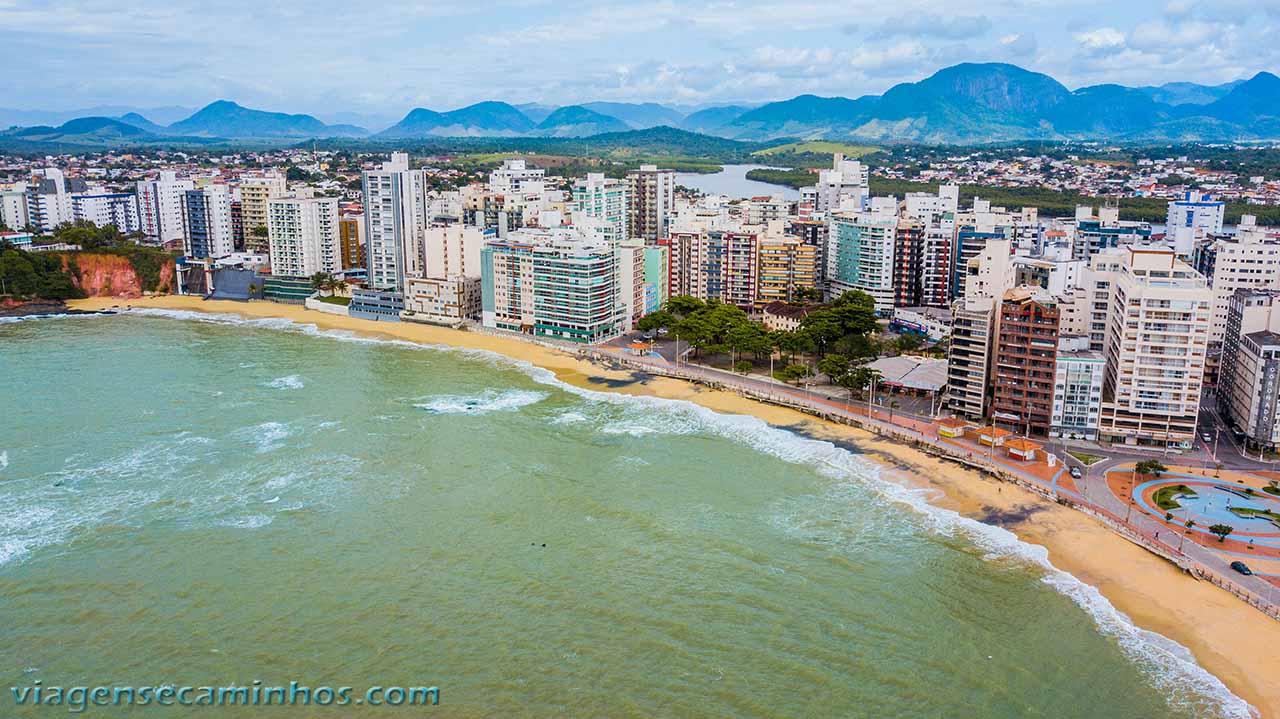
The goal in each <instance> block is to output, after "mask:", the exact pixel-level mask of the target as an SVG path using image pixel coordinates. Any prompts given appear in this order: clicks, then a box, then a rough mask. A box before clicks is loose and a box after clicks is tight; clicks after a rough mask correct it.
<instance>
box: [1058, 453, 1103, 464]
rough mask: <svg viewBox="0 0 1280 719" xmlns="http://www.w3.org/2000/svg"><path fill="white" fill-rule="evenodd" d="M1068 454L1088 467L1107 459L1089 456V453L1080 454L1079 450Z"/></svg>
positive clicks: (1094, 455)
mask: <svg viewBox="0 0 1280 719" xmlns="http://www.w3.org/2000/svg"><path fill="white" fill-rule="evenodd" d="M1067 454H1069V455H1071V456H1072V457H1075V458H1076V459H1078V460H1080V461H1081V462H1084V463H1085V464H1086V465H1090V464H1093V463H1095V462H1101V461H1102V460H1104V459H1106V457H1101V456H1099V455H1096V454H1089V453H1088V452H1080V451H1078V450H1076V451H1073V450H1067Z"/></svg>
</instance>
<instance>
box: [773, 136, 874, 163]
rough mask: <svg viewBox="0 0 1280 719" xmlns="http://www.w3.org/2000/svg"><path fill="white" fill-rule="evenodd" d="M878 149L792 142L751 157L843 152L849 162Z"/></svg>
mask: <svg viewBox="0 0 1280 719" xmlns="http://www.w3.org/2000/svg"><path fill="white" fill-rule="evenodd" d="M879 149H880V148H878V147H872V146H870V145H853V144H850V143H847V142H829V141H826V140H811V141H809V142H792V143H788V144H786V145H778V146H777V147H766V148H765V149H763V150H756V151H755V152H753V153H751V154H753V155H765V156H768V155H780V154H782V153H784V152H812V153H817V154H822V155H831V154H835V153H837V152H843V153H844V156H845V157H846V158H848V159H850V160H856V159H858V158H859V157H863V156H865V155H870V154H871V153H873V152H877V151H878V150H879Z"/></svg>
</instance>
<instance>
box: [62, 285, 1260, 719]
mask: <svg viewBox="0 0 1280 719" xmlns="http://www.w3.org/2000/svg"><path fill="white" fill-rule="evenodd" d="M69 304H70V306H71V307H73V308H75V309H80V310H102V309H110V308H112V307H117V306H118V307H124V306H126V305H127V306H131V307H152V308H161V309H171V310H190V311H197V312H210V313H227V314H236V315H240V316H243V317H247V318H266V317H276V318H286V319H289V320H292V321H294V322H298V323H301V324H313V325H316V326H317V327H320V328H322V329H339V330H347V331H352V332H359V333H362V334H368V335H374V336H380V337H393V338H397V339H403V340H409V341H413V342H420V343H426V344H440V345H450V346H455V347H465V348H472V349H481V350H488V351H491V352H495V353H498V354H502V355H505V356H508V357H511V358H514V359H519V360H524V361H527V362H530V363H532V364H534V365H537V366H539V367H543V368H545V369H547V370H550V371H552V372H554V373H555V375H556V376H557V377H558V378H559V379H561V380H562V381H564V382H567V383H570V384H573V385H576V386H580V387H586V388H589V389H592V390H597V391H617V392H623V393H628V394H646V395H655V396H660V397H665V398H669V399H681V400H688V401H691V402H695V403H697V404H699V405H702V406H705V407H707V408H709V409H713V410H715V411H718V412H725V413H732V414H750V415H754V416H756V417H759V418H761V419H763V420H764V421H766V422H769V423H770V424H773V425H776V426H782V427H791V428H796V427H801V428H803V431H804V432H805V433H806V434H808V435H809V436H812V437H815V438H820V439H829V440H832V441H836V442H840V443H845V444H852V445H854V446H856V447H857V448H858V449H859V450H861V451H862V452H864V453H866V455H867V456H868V457H870V458H872V459H874V460H876V461H877V462H879V463H880V464H882V465H883V466H884V468H885V469H884V475H883V476H885V477H886V478H888V479H891V480H894V481H900V482H903V483H907V484H911V485H915V486H927V487H929V488H931V489H934V490H936V496H934V497H933V498H932V500H931V501H932V502H933V504H935V505H936V506H940V507H945V508H949V509H953V510H955V511H956V512H959V513H960V514H962V515H964V516H967V517H971V518H974V519H978V520H980V521H984V522H987V523H989V524H995V525H999V526H1002V527H1004V528H1005V529H1008V530H1010V531H1012V532H1014V533H1015V534H1016V535H1017V536H1018V537H1019V538H1020V539H1022V540H1023V541H1026V542H1029V543H1032V544H1037V545H1041V546H1043V547H1045V548H1046V550H1047V551H1048V554H1049V559H1050V561H1051V562H1052V563H1053V564H1054V565H1055V566H1056V567H1058V568H1059V569H1061V570H1063V571H1066V572H1069V573H1071V574H1072V575H1074V576H1076V577H1078V578H1079V579H1080V580H1082V581H1084V582H1086V583H1088V584H1090V585H1093V586H1094V587H1096V588H1097V589H1098V590H1099V591H1100V592H1101V593H1102V595H1103V596H1105V597H1106V598H1107V599H1108V600H1109V601H1110V602H1111V603H1112V604H1113V605H1114V606H1115V607H1116V608H1117V609H1119V610H1120V611H1121V612H1123V613H1125V614H1126V615H1128V616H1129V617H1130V618H1131V619H1132V620H1133V621H1134V622H1135V623H1136V624H1137V625H1138V626H1140V627H1142V628H1145V629H1148V630H1151V631H1154V632H1157V633H1159V634H1162V635H1164V636H1166V637H1169V638H1170V639H1173V640H1174V641H1177V642H1178V643H1180V644H1182V645H1183V646H1185V647H1187V648H1189V649H1190V650H1191V651H1192V652H1193V654H1194V655H1195V658H1196V660H1197V661H1198V662H1199V663H1200V665H1201V666H1203V667H1205V668H1206V669H1207V670H1209V671H1210V672H1212V673H1213V674H1214V675H1216V676H1217V677H1218V678H1220V679H1221V680H1222V681H1223V682H1224V683H1225V684H1226V685H1227V686H1228V687H1229V688H1230V689H1231V690H1232V691H1233V692H1234V693H1236V694H1237V695H1238V696H1240V697H1242V698H1243V699H1245V700H1246V701H1248V702H1249V703H1250V704H1252V705H1253V706H1254V707H1255V708H1256V709H1257V710H1258V712H1259V714H1260V716H1262V717H1280V679H1277V678H1276V676H1275V673H1276V670H1277V669H1280V650H1277V647H1280V622H1277V621H1275V620H1273V619H1270V618H1268V617H1266V616H1265V615H1263V614H1262V613H1260V612H1258V611H1257V610H1255V609H1253V608H1251V607H1249V606H1248V605H1246V604H1245V603H1243V602H1241V601H1240V600H1238V599H1236V598H1235V597H1233V596H1232V595H1230V594H1228V593H1227V592H1225V591H1223V590H1220V589H1218V588H1217V587H1214V586H1212V585H1211V584H1208V583H1205V582H1199V581H1197V580H1195V579H1193V578H1191V577H1190V576H1188V575H1185V574H1183V573H1182V572H1181V571H1180V570H1178V569H1177V568H1176V567H1174V566H1173V565H1172V564H1170V563H1168V562H1166V561H1164V560H1162V559H1160V558H1158V557H1156V556H1154V555H1152V554H1150V553H1148V552H1146V551H1145V550H1143V549H1141V548H1139V547H1137V546H1135V545H1134V544H1132V543H1130V542H1129V541H1127V540H1125V539H1123V538H1121V537H1120V536H1118V535H1116V534H1114V533H1112V532H1111V531H1110V530H1108V529H1107V528H1105V527H1104V526H1103V525H1101V524H1099V523H1098V522H1096V521H1094V520H1093V519H1091V518H1089V517H1087V516H1085V515H1083V514H1081V513H1079V512H1076V511H1074V510H1071V509H1068V508H1065V507H1062V506H1059V505H1057V504H1054V503H1052V502H1050V501H1048V500H1045V499H1043V498H1041V497H1040V496H1039V495H1035V494H1032V493H1030V492H1027V491H1023V490H1020V489H1018V488H1017V487H1015V486H1013V485H1008V484H1004V483H1001V482H997V481H995V480H991V479H986V478H984V477H982V476H981V475H979V474H978V473H976V472H973V471H970V470H967V469H963V468H961V467H959V466H957V465H954V464H952V463H949V462H944V461H942V460H940V459H937V458H935V457H933V456H930V455H927V454H924V453H922V452H920V451H918V450H914V449H912V448H910V447H907V446H903V445H901V444H898V443H894V442H890V441H886V440H882V439H878V438H876V437H875V436H873V435H871V434H869V433H867V432H864V431H862V430H858V429H856V428H852V427H848V426H844V425H838V424H834V423H828V422H824V421H822V420H819V419H816V418H814V417H811V416H809V415H806V414H803V413H800V412H796V411H793V410H789V409H786V408H782V407H775V406H771V405H766V404H763V403H760V402H756V401H754V400H750V399H746V398H744V397H740V396H738V395H736V394H732V393H729V392H722V391H716V390H710V389H706V388H703V387H700V386H697V385H694V384H691V383H687V382H683V381H680V380H674V379H667V378H657V377H655V378H652V379H650V380H648V381H646V382H644V383H643V384H640V383H631V384H623V385H622V386H620V387H618V388H616V389H610V388H608V387H607V385H605V384H601V383H599V378H601V377H605V378H611V379H620V380H627V379H630V378H631V372H629V371H627V372H622V371H610V370H607V369H604V368H601V367H599V366H597V365H594V364H592V363H590V362H587V361H584V360H581V359H578V358H576V357H574V356H571V355H569V354H567V353H564V352H560V351H557V350H554V349H549V348H546V347H542V346H539V345H535V344H532V343H528V342H522V341H519V340H516V339H508V338H503V337H495V336H491V335H487V334H481V333H475V332H464V331H458V330H451V329H446V328H441V327H433V326H428V325H420V324H411V323H394V322H391V323H375V322H370V321H367V320H360V319H355V318H351V317H346V316H339V315H330V314H325V313H321V312H315V311H310V310H307V309H305V308H303V307H302V306H298V305H281V304H274V303H268V302H252V303H239V302H225V301H222V302H216V301H210V302H205V301H202V300H201V299H200V298H198V297H180V296H162V297H154V298H143V299H133V300H122V299H116V298H93V299H88V300H78V301H73V302H70V303H69ZM592 378H595V379H596V381H595V382H592V381H591V379H592ZM620 384H621V383H620ZM1005 490H1008V491H1005Z"/></svg>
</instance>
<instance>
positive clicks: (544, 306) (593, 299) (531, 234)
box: [480, 228, 633, 343]
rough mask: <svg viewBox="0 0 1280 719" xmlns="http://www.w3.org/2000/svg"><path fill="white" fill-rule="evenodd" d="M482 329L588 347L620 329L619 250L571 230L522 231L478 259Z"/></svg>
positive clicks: (623, 294)
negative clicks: (581, 344)
mask: <svg viewBox="0 0 1280 719" xmlns="http://www.w3.org/2000/svg"><path fill="white" fill-rule="evenodd" d="M480 262H481V275H482V278H481V301H482V308H483V309H482V321H483V323H484V326H486V327H494V328H498V329H505V330H514V331H518V332H526V333H529V334H533V335H535V336H539V337H549V338H554V339H561V340H569V341H573V342H585V343H594V342H600V341H603V340H606V339H609V338H611V337H614V336H616V335H618V334H619V333H620V332H622V331H623V330H624V329H625V328H626V321H627V312H628V309H627V306H626V305H627V299H626V298H629V297H631V296H632V293H633V288H629V287H623V286H622V285H623V284H624V282H625V281H626V280H627V278H626V277H623V276H622V274H621V273H620V272H619V258H618V248H616V247H612V246H610V245H609V243H607V242H605V241H603V240H601V239H599V238H597V237H593V236H589V235H586V234H584V233H582V232H580V231H578V230H575V229H572V228H556V229H550V230H547V229H537V230H535V229H523V230H516V231H514V232H511V233H509V234H508V235H507V237H506V238H505V239H497V240H492V241H490V242H488V243H487V244H486V245H485V246H484V249H483V250H481V253H480Z"/></svg>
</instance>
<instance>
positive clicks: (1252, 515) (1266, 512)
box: [1231, 507, 1280, 527]
mask: <svg viewBox="0 0 1280 719" xmlns="http://www.w3.org/2000/svg"><path fill="white" fill-rule="evenodd" d="M1231 513H1232V514H1234V515H1236V516H1237V517H1244V518H1245V519H1267V520H1270V521H1271V523H1272V524H1274V525H1276V526H1277V527H1280V514H1276V513H1275V512H1273V511H1271V510H1270V509H1250V508H1249V507H1232V508H1231Z"/></svg>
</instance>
